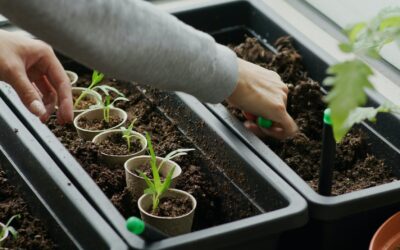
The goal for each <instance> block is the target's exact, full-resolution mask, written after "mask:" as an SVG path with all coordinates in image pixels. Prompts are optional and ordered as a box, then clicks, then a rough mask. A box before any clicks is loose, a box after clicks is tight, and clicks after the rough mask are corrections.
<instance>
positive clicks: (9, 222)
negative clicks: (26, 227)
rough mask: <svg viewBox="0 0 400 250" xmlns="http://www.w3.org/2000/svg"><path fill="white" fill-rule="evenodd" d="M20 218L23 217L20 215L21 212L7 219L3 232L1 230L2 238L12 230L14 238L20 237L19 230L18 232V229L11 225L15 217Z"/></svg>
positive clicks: (0, 236)
mask: <svg viewBox="0 0 400 250" xmlns="http://www.w3.org/2000/svg"><path fill="white" fill-rule="evenodd" d="M20 218H21V215H19V214H16V215H14V216H12V217H11V218H10V219H9V220H8V221H7V223H6V224H5V225H4V228H3V229H2V230H1V232H0V238H2V237H3V236H4V234H5V233H6V232H7V231H8V232H10V234H11V235H12V236H13V238H14V239H17V237H18V232H17V230H15V229H14V227H12V226H10V225H11V223H12V221H13V220H14V219H20ZM1 244H2V242H0V246H1Z"/></svg>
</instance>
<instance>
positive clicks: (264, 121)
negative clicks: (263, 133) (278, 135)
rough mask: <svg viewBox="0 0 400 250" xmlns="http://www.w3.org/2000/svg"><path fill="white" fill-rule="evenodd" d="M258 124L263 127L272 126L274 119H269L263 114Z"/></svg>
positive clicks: (258, 119)
mask: <svg viewBox="0 0 400 250" xmlns="http://www.w3.org/2000/svg"><path fill="white" fill-rule="evenodd" d="M257 124H258V126H260V127H262V128H270V127H271V126H272V121H271V120H268V119H264V118H262V117H261V116H259V117H258V118H257Z"/></svg>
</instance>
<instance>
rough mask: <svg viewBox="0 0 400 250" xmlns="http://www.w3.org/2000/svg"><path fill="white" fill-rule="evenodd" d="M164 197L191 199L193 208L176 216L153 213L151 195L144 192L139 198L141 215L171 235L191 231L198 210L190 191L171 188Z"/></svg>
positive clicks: (145, 220)
mask: <svg viewBox="0 0 400 250" xmlns="http://www.w3.org/2000/svg"><path fill="white" fill-rule="evenodd" d="M162 198H180V199H189V200H190V203H191V205H192V208H191V210H190V211H189V212H187V213H185V214H183V215H179V216H175V217H165V216H157V215H153V214H152V213H151V212H150V210H151V206H152V205H153V202H152V198H151V195H149V194H144V195H142V196H141V197H140V198H139V200H138V207H139V210H140V216H141V217H142V220H143V221H144V222H146V223H148V224H150V225H152V226H154V227H156V228H158V229H159V230H160V231H162V232H164V233H165V234H167V235H169V236H177V235H181V234H186V233H190V231H191V229H192V224H193V217H194V213H195V210H196V205H197V202H196V199H195V198H194V197H193V196H192V195H191V194H189V193H188V192H185V191H182V190H178V189H169V190H168V191H167V192H166V193H165V194H164V195H163V196H162V197H161V199H162Z"/></svg>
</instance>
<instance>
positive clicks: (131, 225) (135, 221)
mask: <svg viewBox="0 0 400 250" xmlns="http://www.w3.org/2000/svg"><path fill="white" fill-rule="evenodd" d="M144 227H145V225H144V222H143V221H142V220H141V219H139V218H137V217H129V218H128V220H127V221H126V228H127V229H128V231H129V232H131V233H134V234H136V235H141V234H142V233H143V231H144Z"/></svg>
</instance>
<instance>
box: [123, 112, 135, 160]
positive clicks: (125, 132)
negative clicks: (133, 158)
mask: <svg viewBox="0 0 400 250" xmlns="http://www.w3.org/2000/svg"><path fill="white" fill-rule="evenodd" d="M136 121H137V118H135V119H133V121H132V122H131V124H130V125H129V127H128V128H125V127H121V131H122V138H124V139H125V140H126V144H127V146H128V152H129V151H130V150H131V138H132V137H133V136H134V135H133V134H132V130H133V125H134V124H135V122H136Z"/></svg>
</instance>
